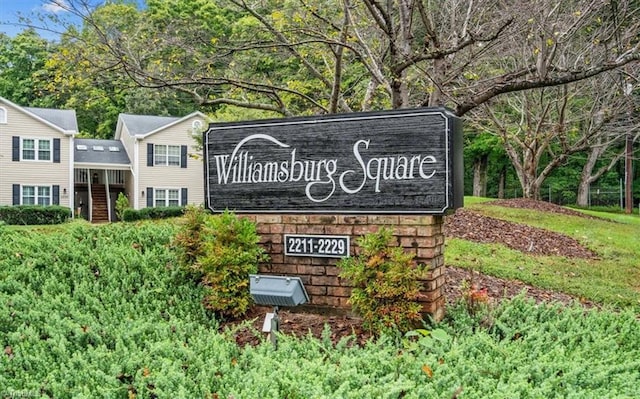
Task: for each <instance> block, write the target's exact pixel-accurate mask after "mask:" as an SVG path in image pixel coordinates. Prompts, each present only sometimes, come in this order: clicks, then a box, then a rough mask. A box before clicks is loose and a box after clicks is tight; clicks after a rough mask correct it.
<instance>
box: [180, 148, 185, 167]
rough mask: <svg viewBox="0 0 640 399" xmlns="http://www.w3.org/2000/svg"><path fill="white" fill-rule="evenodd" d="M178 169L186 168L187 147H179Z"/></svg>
mask: <svg viewBox="0 0 640 399" xmlns="http://www.w3.org/2000/svg"><path fill="white" fill-rule="evenodd" d="M180 167H181V168H186V167H187V146H186V145H183V146H180Z"/></svg>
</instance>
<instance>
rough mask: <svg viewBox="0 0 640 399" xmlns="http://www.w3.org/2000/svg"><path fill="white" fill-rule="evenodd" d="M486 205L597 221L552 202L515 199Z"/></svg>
mask: <svg viewBox="0 0 640 399" xmlns="http://www.w3.org/2000/svg"><path fill="white" fill-rule="evenodd" d="M485 205H495V206H504V207H507V208H520V209H534V210H536V211H541V212H549V213H559V214H562V215H569V216H578V217H583V218H587V219H596V217H595V216H591V215H587V214H585V213H582V212H579V211H576V210H573V209H569V208H565V207H563V206H560V205H556V204H553V203H551V202H545V201H536V200H532V199H529V198H513V199H507V200H496V201H491V202H487V203H485Z"/></svg>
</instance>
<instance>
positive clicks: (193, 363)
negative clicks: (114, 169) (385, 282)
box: [0, 221, 640, 399]
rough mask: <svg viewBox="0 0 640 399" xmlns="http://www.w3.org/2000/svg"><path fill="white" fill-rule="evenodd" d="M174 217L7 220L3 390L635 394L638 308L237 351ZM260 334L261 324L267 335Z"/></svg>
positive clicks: (459, 321)
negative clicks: (55, 222)
mask: <svg viewBox="0 0 640 399" xmlns="http://www.w3.org/2000/svg"><path fill="white" fill-rule="evenodd" d="M177 230H178V227H177V226H176V225H175V224H172V223H168V222H166V221H161V222H154V223H147V222H142V223H138V224H132V223H117V224H108V225H101V226H97V227H96V226H92V225H90V224H87V223H86V222H83V223H80V222H73V223H69V224H65V225H62V226H55V228H52V229H48V230H47V231H46V233H45V232H42V231H41V230H36V229H34V228H33V227H30V228H21V229H20V230H14V228H13V227H11V226H9V227H5V228H4V229H0V344H1V345H2V352H1V353H0V387H2V391H3V393H4V394H5V395H13V396H36V397H56V398H58V397H77V398H90V397H136V398H139V399H147V398H164V397H188V398H192V397H194V398H195V397H202V398H207V397H208V398H216V397H219V398H230V397H235V398H265V399H270V398H274V399H275V398H283V397H287V398H291V399H297V398H326V397H336V398H374V397H376V398H377V397H385V398H401V397H402V398H411V399H413V398H448V397H452V396H453V395H454V393H455V392H460V391H461V392H462V393H461V396H460V397H463V396H464V397H467V398H496V399H497V398H504V397H539V398H567V397H576V398H577V397H579V398H587V399H589V398H593V399H595V398H602V397H619V398H634V397H639V396H640V361H639V360H638V359H640V344H639V343H640V328H638V319H637V315H636V314H635V313H631V312H628V311H622V312H609V311H603V310H585V309H584V308H582V307H580V306H572V307H563V306H560V305H536V304H534V303H532V302H530V301H527V300H525V299H523V298H516V299H515V300H507V301H504V302H503V303H501V304H499V305H498V306H497V307H496V308H494V309H493V310H492V319H493V320H494V323H493V324H491V325H489V326H479V325H477V324H474V320H471V319H469V317H468V314H467V313H466V307H465V306H464V305H462V306H460V307H456V308H452V309H450V310H449V312H448V316H447V319H446V320H445V321H444V322H443V323H440V324H438V325H437V326H435V328H433V329H431V330H429V331H427V330H415V331H413V332H410V333H408V334H407V336H405V337H404V339H403V340H401V341H398V340H397V339H395V337H389V336H382V337H380V338H379V339H377V340H375V341H370V342H368V343H366V344H365V345H363V346H358V345H354V343H353V342H354V339H353V338H346V339H344V340H343V341H340V342H338V343H337V344H335V345H334V344H332V342H331V340H327V339H316V338H313V337H305V338H295V337H293V336H288V335H283V336H281V337H280V338H279V345H278V350H277V351H274V350H273V347H272V345H271V343H270V342H269V341H268V340H266V339H265V340H264V342H263V343H262V344H260V345H258V346H256V347H252V346H247V347H244V348H241V347H238V346H237V345H236V343H235V340H234V336H233V334H234V331H225V332H220V331H219V326H218V323H217V322H216V321H215V320H212V319H211V318H210V315H209V314H208V313H207V312H206V311H204V309H203V307H202V304H201V301H202V299H203V297H204V295H205V290H204V288H203V287H194V286H193V283H192V280H191V276H190V274H189V273H188V272H187V271H186V270H185V269H184V268H183V267H179V266H178V261H177V258H176V254H175V253H174V251H172V249H171V246H170V245H169V244H170V242H171V240H172V237H174V235H175V233H176V232H177ZM256 334H259V332H256ZM328 335H329V336H330V331H328Z"/></svg>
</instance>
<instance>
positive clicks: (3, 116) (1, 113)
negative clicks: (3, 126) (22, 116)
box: [0, 107, 7, 123]
mask: <svg viewBox="0 0 640 399" xmlns="http://www.w3.org/2000/svg"><path fill="white" fill-rule="evenodd" d="M0 123H7V110H6V109H5V108H4V107H0Z"/></svg>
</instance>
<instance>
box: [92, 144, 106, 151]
mask: <svg viewBox="0 0 640 399" xmlns="http://www.w3.org/2000/svg"><path fill="white" fill-rule="evenodd" d="M93 150H94V151H104V147H103V146H101V145H94V146H93Z"/></svg>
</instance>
